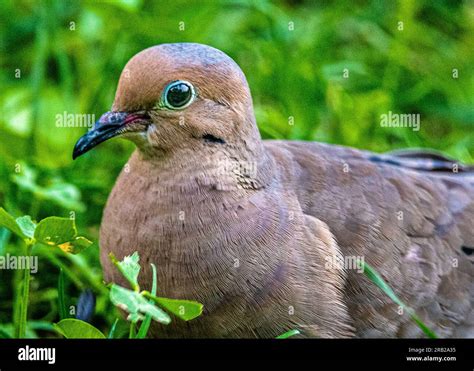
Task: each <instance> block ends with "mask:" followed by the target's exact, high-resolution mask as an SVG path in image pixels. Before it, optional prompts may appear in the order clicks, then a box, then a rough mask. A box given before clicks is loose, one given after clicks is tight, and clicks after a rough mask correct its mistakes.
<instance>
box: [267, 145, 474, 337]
mask: <svg viewBox="0 0 474 371" xmlns="http://www.w3.org/2000/svg"><path fill="white" fill-rule="evenodd" d="M266 148H267V149H268V150H269V152H270V153H272V155H273V157H274V158H275V160H276V162H277V163H278V162H279V161H280V159H281V158H285V159H286V158H288V157H290V158H291V159H292V164H293V165H292V166H293V168H294V169H293V174H294V176H292V177H291V179H287V182H286V184H285V186H287V187H294V189H295V190H296V191H297V193H298V199H299V201H300V204H301V207H302V209H303V211H304V213H306V214H307V215H312V216H315V217H316V218H318V219H320V220H322V221H323V222H325V223H326V224H327V225H328V226H329V228H330V230H331V232H332V233H333V234H334V236H335V238H336V240H337V243H338V245H339V247H340V248H341V251H342V253H343V255H344V256H345V257H346V258H347V259H357V258H359V259H360V258H363V259H364V260H365V261H366V262H367V263H368V264H370V265H371V266H373V267H374V268H375V269H376V270H377V271H378V272H379V273H380V274H381V276H382V277H383V278H384V279H385V280H386V281H387V282H388V284H389V285H390V286H391V287H392V288H393V289H394V291H395V293H396V294H397V295H398V296H399V297H400V298H401V299H402V300H403V301H405V303H407V304H408V305H409V306H410V307H412V308H413V309H415V310H416V311H417V313H418V315H419V316H420V317H421V318H422V319H423V320H424V321H425V323H426V324H427V325H428V326H430V327H431V328H432V329H433V330H434V331H435V332H437V334H438V336H441V337H447V336H474V318H473V317H474V314H473V312H472V307H473V293H474V286H473V281H474V280H473V278H474V265H473V259H472V258H473V252H474V229H473V225H472V220H473V219H474V172H472V171H471V170H470V169H469V168H468V167H464V166H459V167H458V169H461V171H459V172H458V173H453V171H452V162H450V161H451V160H450V159H447V158H444V157H441V156H440V157H433V156H432V157H429V156H428V155H421V153H420V152H416V153H417V154H416V155H415V154H414V153H411V154H410V155H408V154H407V153H404V154H396V153H395V154H387V155H375V154H373V153H369V152H363V151H358V150H355V149H351V148H346V147H340V146H331V145H325V144H319V143H307V142H285V141H269V142H266ZM430 168H431V169H430ZM434 169H437V170H438V171H433V170H434ZM448 169H450V170H448ZM315 284H317V283H315ZM345 295H346V299H347V303H348V306H349V312H350V314H351V316H352V318H353V321H354V325H355V327H356V329H357V331H358V335H359V336H370V337H374V336H399V337H416V336H422V333H421V330H419V329H418V328H417V327H416V325H414V323H413V322H412V321H411V320H410V319H409V317H408V315H407V314H406V313H402V311H401V309H400V308H398V307H397V305H396V304H394V303H393V302H392V301H391V300H390V299H389V298H388V297H386V296H385V294H384V293H383V292H382V291H380V289H378V288H377V287H375V285H373V284H372V283H371V282H370V281H368V280H367V279H366V278H365V277H364V275H363V274H361V273H359V272H358V271H357V270H354V269H349V270H348V280H347V286H346V292H345Z"/></svg>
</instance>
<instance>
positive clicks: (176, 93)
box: [166, 83, 191, 107]
mask: <svg viewBox="0 0 474 371" xmlns="http://www.w3.org/2000/svg"><path fill="white" fill-rule="evenodd" d="M189 99H191V88H190V87H189V86H188V85H186V84H184V83H180V84H176V85H174V86H172V87H170V88H169V89H168V92H167V94H166V100H167V101H168V103H169V104H170V105H171V106H173V107H182V106H184V105H185V104H186V103H188V102H189Z"/></svg>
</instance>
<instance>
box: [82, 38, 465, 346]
mask: <svg viewBox="0 0 474 371" xmlns="http://www.w3.org/2000/svg"><path fill="white" fill-rule="evenodd" d="M117 136H120V137H122V138H127V139H130V140H132V141H133V142H134V143H135V144H136V146H137V150H136V151H135V152H134V153H133V154H132V156H131V158H130V160H129V162H128V164H127V166H126V167H124V170H123V171H122V172H121V174H120V176H119V178H118V180H117V182H116V184H115V186H114V188H113V190H112V192H111V194H110V197H109V199H108V202H107V205H106V207H105V211H104V214H103V220H102V225H101V230H100V248H101V263H102V266H103V269H104V276H105V279H106V280H107V281H114V282H118V283H123V284H125V283H124V279H123V278H122V277H121V275H120V273H119V272H118V271H117V270H116V268H115V267H113V265H112V264H111V263H110V261H109V257H108V255H109V253H110V252H113V253H114V254H115V255H116V256H117V257H118V258H123V257H124V256H126V255H131V254H132V253H133V252H134V251H138V252H139V255H140V257H141V262H142V269H143V272H142V273H141V275H140V276H141V277H142V282H141V285H142V286H143V287H144V288H148V289H149V288H150V286H151V278H152V272H151V269H150V263H154V264H155V265H156V267H157V270H158V283H159V287H158V294H159V295H161V296H165V297H169V298H177V299H192V300H196V301H199V302H201V303H203V304H204V313H203V315H202V316H201V317H199V318H197V319H195V320H192V321H189V322H183V321H173V323H172V324H171V325H169V326H161V325H157V327H156V328H154V332H153V335H155V336H160V337H246V338H252V337H259V338H264V337H275V336H277V335H279V334H281V333H283V332H285V331H287V330H290V329H299V330H300V331H301V333H302V335H303V336H308V337H423V336H424V333H423V332H422V331H421V330H420V328H419V327H418V326H417V325H416V323H415V322H414V321H412V320H411V319H410V316H409V315H408V314H407V313H403V308H401V307H399V306H398V305H397V304H395V303H394V302H393V301H392V300H391V299H390V298H389V297H388V296H386V294H385V293H384V292H383V291H381V290H380V289H379V288H378V287H377V286H376V285H374V283H373V282H371V281H370V280H369V279H367V277H366V276H365V275H364V274H363V273H362V269H361V264H360V263H361V262H365V263H367V264H369V265H371V266H372V267H373V268H374V269H375V270H376V271H377V272H379V274H380V275H381V276H382V278H383V279H384V280H385V281H386V282H387V283H388V284H389V285H390V286H391V287H392V289H393V291H394V292H395V293H396V294H397V295H398V297H399V298H400V299H401V300H402V301H403V302H405V304H406V305H408V306H409V307H411V308H412V309H413V310H414V311H415V312H416V313H417V315H418V316H419V317H420V318H421V320H422V321H424V322H425V324H426V325H427V326H428V327H430V328H431V329H432V330H433V331H434V332H435V333H437V335H438V336H439V337H473V336H474V312H473V305H472V304H473V292H474V286H473V276H474V268H473V257H474V254H473V252H474V232H473V225H472V220H473V217H474V172H473V170H472V169H471V168H468V167H466V166H463V165H462V164H459V163H456V162H455V161H453V160H451V159H448V158H446V157H443V156H441V155H438V154H435V153H429V152H422V151H405V152H398V153H391V154H390V153H389V154H374V153H370V152H365V151H360V150H356V149H352V148H346V147H342V146H336V145H326V144H321V143H314V142H301V141H268V140H262V139H261V137H260V134H259V131H258V129H257V126H256V122H255V117H254V111H253V106H252V98H251V95H250V90H249V87H248V84H247V81H246V78H245V76H244V74H243V72H242V71H241V70H240V68H239V67H238V65H237V64H236V63H235V62H234V61H233V60H232V59H231V58H230V57H228V56H227V55H226V54H224V53H223V52H221V51H219V50H216V49H214V48H211V47H209V46H205V45H200V44H193V43H179V44H163V45H158V46H154V47H151V48H149V49H146V50H144V51H142V52H140V53H138V54H137V55H135V56H134V57H133V58H132V59H131V60H130V61H129V62H128V63H127V65H126V67H125V69H124V71H123V72H122V75H121V77H120V81H119V83H118V88H117V92H116V96H115V101H114V103H113V106H112V110H111V112H108V113H106V114H104V115H103V116H102V117H101V118H100V120H99V121H98V122H97V123H96V124H95V126H94V128H93V129H92V130H90V131H89V132H88V133H87V134H85V135H84V136H83V137H82V138H80V139H79V141H78V143H77V144H76V147H75V149H74V154H73V157H74V158H75V157H77V156H79V155H82V154H83V153H85V152H87V151H88V150H90V149H91V148H92V147H95V146H96V145H97V144H99V143H101V142H103V141H105V140H107V139H109V138H112V137H117ZM357 262H358V263H357Z"/></svg>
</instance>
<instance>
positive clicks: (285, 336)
mask: <svg viewBox="0 0 474 371" xmlns="http://www.w3.org/2000/svg"><path fill="white" fill-rule="evenodd" d="M299 334H300V332H299V331H298V330H290V331H287V332H285V333H283V334H281V335H278V336H277V337H276V338H275V339H288V338H289V337H292V336H295V335H299Z"/></svg>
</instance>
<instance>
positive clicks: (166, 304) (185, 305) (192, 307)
mask: <svg viewBox="0 0 474 371" xmlns="http://www.w3.org/2000/svg"><path fill="white" fill-rule="evenodd" d="M143 295H144V296H145V297H146V298H148V299H151V300H153V301H154V302H155V303H157V304H158V305H160V306H161V307H162V308H164V309H166V310H167V311H169V312H170V313H173V314H174V315H175V316H176V317H178V318H180V319H182V320H183V321H190V320H192V319H194V318H196V317H199V316H200V315H201V314H202V308H203V305H202V304H201V303H198V302H197V301H192V300H177V299H168V298H161V297H157V296H155V295H152V294H150V293H149V292H147V291H143Z"/></svg>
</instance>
